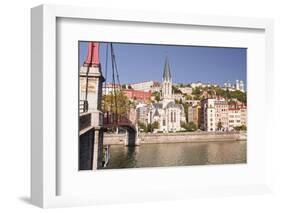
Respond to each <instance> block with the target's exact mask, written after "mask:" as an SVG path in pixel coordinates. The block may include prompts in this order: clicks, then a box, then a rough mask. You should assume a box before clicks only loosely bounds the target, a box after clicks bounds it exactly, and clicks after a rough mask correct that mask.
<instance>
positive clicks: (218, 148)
mask: <svg viewBox="0 0 281 213" xmlns="http://www.w3.org/2000/svg"><path fill="white" fill-rule="evenodd" d="M246 153H247V146H246V141H239V142H207V143H173V144H170V143H169V144H168V143H163V144H141V146H136V147H126V146H123V145H111V146H110V161H109V164H108V166H107V168H106V169H113V168H140V167H162V166H187V165H208V164H236V163H246Z"/></svg>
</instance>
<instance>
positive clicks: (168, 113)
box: [148, 59, 186, 132]
mask: <svg viewBox="0 0 281 213" xmlns="http://www.w3.org/2000/svg"><path fill="white" fill-rule="evenodd" d="M148 122H150V123H153V122H158V123H159V129H158V131H161V132H176V131H180V130H181V129H182V128H181V122H184V123H185V122H186V119H185V113H184V108H183V105H182V104H176V103H175V98H174V94H173V90H172V75H171V71H170V65H169V61H168V59H166V61H165V65H164V72H163V78H162V85H161V100H160V101H159V102H158V103H154V104H152V105H151V109H150V111H149V116H148Z"/></svg>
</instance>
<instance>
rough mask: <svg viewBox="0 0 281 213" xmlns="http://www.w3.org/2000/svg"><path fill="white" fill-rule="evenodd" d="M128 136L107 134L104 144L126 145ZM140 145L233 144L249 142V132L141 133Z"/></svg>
mask: <svg viewBox="0 0 281 213" xmlns="http://www.w3.org/2000/svg"><path fill="white" fill-rule="evenodd" d="M126 137H127V136H126V134H105V135H104V144H105V145H107V144H109V145H110V144H112V145H113V144H124V143H125V140H126ZM138 138H139V140H140V144H155V143H190V142H193V143H194V142H220V141H223V142H227V141H229V142H233V141H245V140H247V132H244V131H240V132H176V133H140V134H139V137H138Z"/></svg>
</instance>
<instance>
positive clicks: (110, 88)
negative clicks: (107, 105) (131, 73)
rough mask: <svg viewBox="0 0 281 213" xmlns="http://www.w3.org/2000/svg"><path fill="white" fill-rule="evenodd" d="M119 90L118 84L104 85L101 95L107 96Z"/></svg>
mask: <svg viewBox="0 0 281 213" xmlns="http://www.w3.org/2000/svg"><path fill="white" fill-rule="evenodd" d="M120 88H121V86H120V84H113V83H106V84H104V85H103V87H102V94H103V95H108V94H110V93H112V92H113V91H114V90H115V91H119V90H120Z"/></svg>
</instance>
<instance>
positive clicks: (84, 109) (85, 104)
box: [79, 100, 88, 113]
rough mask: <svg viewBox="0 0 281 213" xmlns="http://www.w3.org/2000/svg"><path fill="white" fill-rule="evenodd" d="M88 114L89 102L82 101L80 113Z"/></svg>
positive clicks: (80, 102)
mask: <svg viewBox="0 0 281 213" xmlns="http://www.w3.org/2000/svg"><path fill="white" fill-rule="evenodd" d="M83 112H88V101H87V100H80V101H79V113H83Z"/></svg>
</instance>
